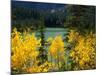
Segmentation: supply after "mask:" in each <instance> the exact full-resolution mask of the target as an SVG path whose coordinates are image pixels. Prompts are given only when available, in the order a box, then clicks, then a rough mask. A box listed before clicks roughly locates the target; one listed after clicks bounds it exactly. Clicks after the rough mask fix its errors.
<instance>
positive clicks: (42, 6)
mask: <svg viewBox="0 0 100 75" xmlns="http://www.w3.org/2000/svg"><path fill="white" fill-rule="evenodd" d="M11 27H12V28H11V71H12V74H22V73H40V72H58V71H76V70H90V69H96V6H88V5H73V4H57V3H39V2H23V1H12V3H11ZM47 28H49V29H50V30H51V31H49V33H47V30H46V29H47ZM54 28H55V29H54ZM56 29H58V31H56ZM59 29H64V32H63V31H62V30H59ZM55 31H56V33H55ZM60 32H61V33H60ZM54 33H55V34H54ZM37 34H38V35H37ZM47 34H48V36H49V37H47ZM52 35H53V37H52Z"/></svg>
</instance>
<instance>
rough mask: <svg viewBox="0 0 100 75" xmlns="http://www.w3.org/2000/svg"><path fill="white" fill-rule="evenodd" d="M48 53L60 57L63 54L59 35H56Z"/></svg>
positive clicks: (62, 44)
mask: <svg viewBox="0 0 100 75" xmlns="http://www.w3.org/2000/svg"><path fill="white" fill-rule="evenodd" d="M49 54H50V55H51V56H52V57H54V58H58V56H60V58H61V57H62V56H61V55H64V42H63V40H62V37H61V36H60V35H58V36H56V37H55V38H54V39H53V40H52V42H51V45H50V47H49Z"/></svg>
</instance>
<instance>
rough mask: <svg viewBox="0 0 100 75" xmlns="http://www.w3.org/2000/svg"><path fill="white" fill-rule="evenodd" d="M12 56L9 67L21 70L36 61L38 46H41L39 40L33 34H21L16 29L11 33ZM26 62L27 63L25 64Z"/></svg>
mask: <svg viewBox="0 0 100 75" xmlns="http://www.w3.org/2000/svg"><path fill="white" fill-rule="evenodd" d="M11 42H12V56H11V61H12V64H11V67H12V68H13V69H14V70H20V69H21V70H22V69H23V68H24V67H29V66H30V65H32V64H34V63H35V62H36V57H37V56H38V53H39V52H38V48H39V47H40V46H41V44H40V40H38V39H37V38H36V37H35V34H34V33H33V34H31V35H30V34H24V35H23V34H21V33H20V32H18V31H17V30H16V29H14V31H13V33H12V39H11ZM27 64H28V65H27Z"/></svg>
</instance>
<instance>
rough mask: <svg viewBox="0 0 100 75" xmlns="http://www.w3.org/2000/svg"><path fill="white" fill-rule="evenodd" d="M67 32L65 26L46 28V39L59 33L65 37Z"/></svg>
mask: <svg viewBox="0 0 100 75" xmlns="http://www.w3.org/2000/svg"><path fill="white" fill-rule="evenodd" d="M66 33H67V31H66V30H65V29H64V28H46V29H45V32H44V35H45V39H47V38H48V37H52V38H54V37H55V36H57V35H61V36H62V37H63V36H64V35H65V34H66ZM38 34H39V33H38Z"/></svg>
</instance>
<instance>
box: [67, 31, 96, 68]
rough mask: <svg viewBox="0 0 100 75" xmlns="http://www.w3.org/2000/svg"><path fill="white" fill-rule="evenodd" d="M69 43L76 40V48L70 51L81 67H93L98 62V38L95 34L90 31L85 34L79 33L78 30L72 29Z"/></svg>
mask: <svg viewBox="0 0 100 75" xmlns="http://www.w3.org/2000/svg"><path fill="white" fill-rule="evenodd" d="M68 39H69V43H71V42H74V41H75V42H74V45H75V46H74V48H72V50H71V52H70V57H72V59H73V61H74V62H75V63H77V64H78V67H79V69H92V68H95V64H96V60H95V59H96V50H95V46H96V40H95V39H96V38H95V34H93V33H92V32H90V33H89V34H86V35H85V36H83V35H79V33H78V32H76V31H73V30H72V31H71V32H70V34H69V36H68Z"/></svg>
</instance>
